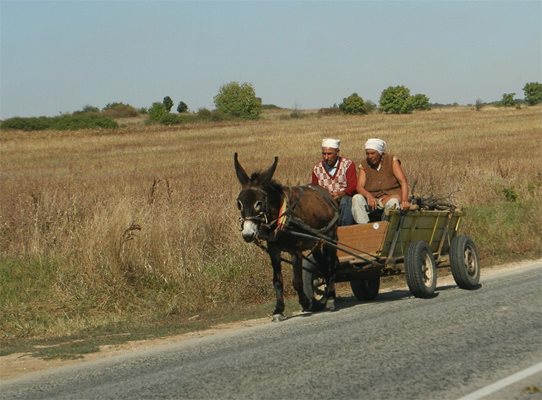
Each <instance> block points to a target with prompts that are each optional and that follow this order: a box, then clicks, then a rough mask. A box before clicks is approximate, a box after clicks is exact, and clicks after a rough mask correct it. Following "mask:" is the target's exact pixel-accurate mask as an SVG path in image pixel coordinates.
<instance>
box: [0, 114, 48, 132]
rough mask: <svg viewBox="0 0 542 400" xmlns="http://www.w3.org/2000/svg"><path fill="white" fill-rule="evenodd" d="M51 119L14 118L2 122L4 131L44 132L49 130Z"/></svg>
mask: <svg viewBox="0 0 542 400" xmlns="http://www.w3.org/2000/svg"><path fill="white" fill-rule="evenodd" d="M50 126H51V118H48V117H14V118H8V119H6V120H4V121H2V125H0V127H1V128H2V129H17V130H21V131H42V130H45V129H49V128H50Z"/></svg>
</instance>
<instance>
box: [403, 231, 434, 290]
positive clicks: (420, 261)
mask: <svg viewBox="0 0 542 400" xmlns="http://www.w3.org/2000/svg"><path fill="white" fill-rule="evenodd" d="M405 275H406V282H407V285H408V288H409V289H410V291H411V292H412V294H414V296H416V297H421V298H425V299H426V298H429V297H433V295H434V293H435V289H436V287H437V268H436V266H435V260H434V258H433V253H432V252H431V249H430V248H429V245H428V244H427V243H426V242H424V241H423V240H419V241H414V242H411V243H410V245H409V246H408V249H407V252H406V256H405Z"/></svg>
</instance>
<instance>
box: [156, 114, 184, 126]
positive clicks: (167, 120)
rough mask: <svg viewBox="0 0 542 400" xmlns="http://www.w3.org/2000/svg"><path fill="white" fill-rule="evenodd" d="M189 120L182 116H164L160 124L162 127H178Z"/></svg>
mask: <svg viewBox="0 0 542 400" xmlns="http://www.w3.org/2000/svg"><path fill="white" fill-rule="evenodd" d="M188 119H189V118H184V116H181V115H178V114H170V113H168V114H165V115H164V116H163V117H162V118H161V119H160V123H161V124H162V125H179V124H182V123H184V122H188Z"/></svg>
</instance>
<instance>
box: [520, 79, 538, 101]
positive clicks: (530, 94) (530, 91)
mask: <svg viewBox="0 0 542 400" xmlns="http://www.w3.org/2000/svg"><path fill="white" fill-rule="evenodd" d="M523 93H525V101H526V102H527V104H529V105H530V106H534V105H535V104H538V103H542V83H538V82H530V83H526V84H525V86H524V87H523Z"/></svg>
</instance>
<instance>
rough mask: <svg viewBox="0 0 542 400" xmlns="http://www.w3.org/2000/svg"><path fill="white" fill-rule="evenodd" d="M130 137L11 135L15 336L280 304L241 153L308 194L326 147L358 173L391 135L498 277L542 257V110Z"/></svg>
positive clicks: (2, 265) (5, 299)
mask: <svg viewBox="0 0 542 400" xmlns="http://www.w3.org/2000/svg"><path fill="white" fill-rule="evenodd" d="M121 126H122V127H121V128H120V129H117V130H115V131H109V130H107V131H106V130H103V131H101V130H96V131H77V132H51V131H50V132H45V133H43V132H40V133H36V132H32V133H26V132H13V131H6V132H1V133H0V288H1V294H0V314H2V318H1V319H0V332H1V333H0V340H2V341H9V340H13V339H16V338H32V337H40V336H62V335H70V334H74V333H76V332H79V331H81V330H83V329H86V328H89V327H96V326H106V325H108V324H113V323H115V322H123V321H136V322H138V321H147V322H148V321H160V320H164V319H179V320H183V319H186V318H188V317H190V316H192V315H195V314H198V313H202V312H205V311H208V310H212V309H213V308H214V309H218V308H220V307H221V306H224V305H229V306H232V305H236V304H238V305H240V304H245V303H261V302H266V301H270V300H272V299H273V297H274V295H273V292H272V287H271V268H270V265H269V262H268V260H267V257H266V256H265V254H263V253H262V251H261V250H259V249H258V248H256V247H255V246H254V245H248V244H245V243H244V242H243V241H242V239H241V236H240V233H239V224H238V217H239V214H238V211H237V208H236V205H235V198H236V196H237V193H238V191H239V185H238V182H237V180H236V178H235V173H234V170H233V154H234V152H238V153H239V157H240V161H241V163H242V164H243V166H244V167H245V168H246V169H247V171H249V172H251V171H253V170H255V169H263V168H267V167H268V166H269V165H270V164H271V162H272V160H273V157H274V156H275V155H276V156H278V157H279V164H278V168H277V172H276V174H275V178H276V179H277V180H278V181H280V182H281V183H283V184H288V185H295V184H305V183H308V182H309V179H310V171H311V167H312V165H313V164H314V162H316V161H317V160H319V159H320V142H321V139H322V138H324V137H338V138H340V139H341V140H342V149H341V153H342V155H344V156H347V157H350V158H352V159H354V160H355V161H356V163H359V161H360V159H361V157H362V156H363V143H364V142H365V140H366V139H367V138H369V137H380V138H383V139H384V140H386V141H387V143H388V147H389V151H390V152H391V153H394V154H397V155H399V156H400V158H401V160H402V162H403V166H404V169H405V170H406V172H407V176H408V178H409V181H410V183H411V184H412V183H414V182H416V187H415V192H416V194H418V195H424V194H425V195H427V194H432V195H436V196H443V197H449V196H451V198H452V199H453V201H454V203H455V204H457V205H460V206H461V207H462V208H463V209H464V210H465V211H466V213H467V217H466V218H465V223H464V225H463V227H462V230H463V232H465V233H468V234H469V235H471V236H472V237H473V238H474V239H475V241H476V243H477V244H478V246H479V248H480V252H481V257H482V262H483V265H484V266H488V265H490V264H491V263H494V262H502V261H508V260H517V259H524V258H530V257H540V256H541V255H542V239H541V237H542V228H541V227H542V206H541V202H540V198H541V194H542V145H541V139H542V108H541V107H530V108H522V109H490V108H484V109H482V111H479V112H477V111H474V110H473V109H470V108H467V107H455V108H450V109H439V110H433V111H428V112H422V113H415V114H412V115H382V114H374V115H368V116H362V117H347V116H325V117H321V116H318V115H317V114H316V113H310V112H306V113H305V114H304V117H303V118H295V119H294V118H288V113H285V112H282V113H281V112H277V111H274V112H269V113H267V114H265V115H264V116H263V117H262V118H261V119H260V120H259V121H251V122H226V123H214V124H212V123H209V124H194V125H186V126H177V127H163V126H145V125H143V124H135V123H129V122H121ZM286 269H289V268H288V267H286ZM288 286H290V285H288ZM269 311H271V308H270V309H269Z"/></svg>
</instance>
